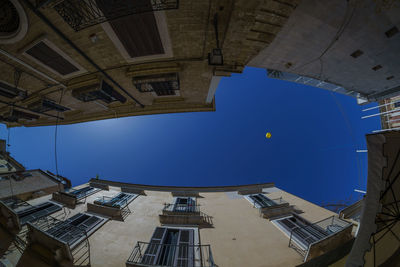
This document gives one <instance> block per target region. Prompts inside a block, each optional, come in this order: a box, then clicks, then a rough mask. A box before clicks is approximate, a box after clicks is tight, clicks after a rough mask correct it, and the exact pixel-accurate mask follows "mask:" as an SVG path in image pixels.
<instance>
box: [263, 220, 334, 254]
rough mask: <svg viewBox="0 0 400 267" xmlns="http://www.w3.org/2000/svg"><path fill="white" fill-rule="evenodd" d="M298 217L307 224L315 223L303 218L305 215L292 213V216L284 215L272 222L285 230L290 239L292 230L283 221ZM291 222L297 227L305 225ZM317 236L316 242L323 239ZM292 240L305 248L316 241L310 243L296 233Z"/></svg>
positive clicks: (281, 229) (282, 230)
mask: <svg viewBox="0 0 400 267" xmlns="http://www.w3.org/2000/svg"><path fill="white" fill-rule="evenodd" d="M296 217H297V219H298V220H301V221H303V222H304V224H306V225H307V226H311V225H313V223H311V222H310V221H308V220H306V219H305V218H303V217H301V216H299V215H295V214H291V215H290V216H285V217H282V218H278V219H275V220H271V222H272V224H273V225H275V227H277V228H278V229H279V230H280V231H281V232H283V233H284V234H285V235H286V236H287V237H288V238H289V239H290V233H291V231H289V230H288V229H287V228H286V227H285V226H284V225H283V223H282V222H281V221H283V220H287V219H290V218H296ZM291 223H292V224H295V225H296V226H297V227H300V228H302V227H304V226H300V225H299V224H297V223H295V222H291ZM293 229H295V228H293ZM305 232H307V234H308V235H310V236H313V237H315V235H313V234H312V233H310V232H309V231H305ZM327 236H329V234H327ZM315 238H316V239H317V241H314V242H318V241H319V240H322V239H323V238H318V237H315ZM291 240H292V241H294V242H295V243H296V244H297V245H298V246H299V247H300V248H302V249H303V250H308V249H309V247H310V245H311V244H312V243H314V242H310V243H309V242H307V241H305V240H304V239H301V237H299V236H298V235H297V234H296V235H292V237H291Z"/></svg>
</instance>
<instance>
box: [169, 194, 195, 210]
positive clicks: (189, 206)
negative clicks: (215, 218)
mask: <svg viewBox="0 0 400 267" xmlns="http://www.w3.org/2000/svg"><path fill="white" fill-rule="evenodd" d="M173 211H176V212H195V211H196V200H195V199H194V198H192V197H177V198H176V199H175V203H174V208H173Z"/></svg>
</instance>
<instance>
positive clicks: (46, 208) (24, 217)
mask: <svg viewBox="0 0 400 267" xmlns="http://www.w3.org/2000/svg"><path fill="white" fill-rule="evenodd" d="M59 210H61V207H60V206H59V205H56V204H53V203H51V202H45V203H41V204H39V205H36V206H33V207H30V208H28V209H25V210H22V211H20V212H18V217H19V219H20V223H21V225H24V224H26V223H27V222H32V221H34V220H37V219H40V218H42V217H45V216H48V215H50V214H52V213H54V212H56V211H59Z"/></svg>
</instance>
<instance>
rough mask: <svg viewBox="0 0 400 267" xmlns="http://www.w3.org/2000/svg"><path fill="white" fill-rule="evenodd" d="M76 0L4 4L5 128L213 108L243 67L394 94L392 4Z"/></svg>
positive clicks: (395, 19) (355, 92)
mask: <svg viewBox="0 0 400 267" xmlns="http://www.w3.org/2000/svg"><path fill="white" fill-rule="evenodd" d="M80 3H81V4H78V2H74V1H70V0H64V1H32V0H7V1H3V2H2V5H3V6H2V10H4V12H5V13H4V14H7V16H5V17H4V20H2V22H1V23H2V24H1V30H2V31H3V32H2V33H1V34H0V59H1V60H0V68H1V72H0V88H1V90H0V101H1V102H0V104H1V105H0V116H1V119H2V121H3V122H5V123H6V124H7V125H8V126H19V125H25V126H38V125H54V124H70V123H77V122H84V121H91V120H99V119H107V118H116V117H125V116H135V115H146V114H160V113H171V112H194V111H213V110H215V99H214V94H215V91H216V89H217V87H218V83H219V81H220V79H221V78H222V77H229V76H230V75H231V73H241V72H242V70H243V68H244V67H245V66H253V67H259V68H265V69H268V72H269V73H271V72H275V73H276V72H285V73H289V74H294V75H299V76H302V77H309V78H312V79H314V80H319V81H321V83H318V84H320V85H321V84H325V85H334V86H333V87H332V88H333V89H332V90H334V89H335V88H336V89H338V88H339V89H340V91H343V92H344V93H346V94H349V95H352V96H357V97H361V98H363V99H364V100H366V101H376V100H382V99H385V98H387V97H389V96H391V95H393V94H394V93H396V92H398V91H399V83H400V82H399V81H400V80H399V76H400V75H399V71H400V66H399V65H398V62H400V60H398V59H399V58H400V55H399V49H398V47H399V46H400V37H399V36H400V35H399V34H398V32H399V28H400V25H399V23H400V22H399V16H398V14H399V12H400V7H399V6H398V4H397V3H396V2H395V1H383V0H381V1H372V0H368V1H355V0H352V1H339V0H335V1H317V0H303V1H300V0H251V1H245V0H238V1H232V0H218V1H192V0H185V1H177V0H167V1H156V0H143V1H136V2H135V4H127V3H126V1H112V3H114V4H111V5H110V2H108V4H107V1H103V0H102V1H100V0H99V1H95V0H90V1H87V2H80ZM319 87H321V88H325V87H326V86H325V87H324V86H319ZM328 87H329V86H328Z"/></svg>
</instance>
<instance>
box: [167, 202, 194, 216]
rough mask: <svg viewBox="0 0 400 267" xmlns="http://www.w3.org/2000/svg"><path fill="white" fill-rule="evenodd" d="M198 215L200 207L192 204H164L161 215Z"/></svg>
mask: <svg viewBox="0 0 400 267" xmlns="http://www.w3.org/2000/svg"><path fill="white" fill-rule="evenodd" d="M165 212H167V213H183V214H185V213H186V214H188V213H200V206H199V205H193V204H170V203H165V204H164V209H163V213H165Z"/></svg>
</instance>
